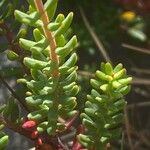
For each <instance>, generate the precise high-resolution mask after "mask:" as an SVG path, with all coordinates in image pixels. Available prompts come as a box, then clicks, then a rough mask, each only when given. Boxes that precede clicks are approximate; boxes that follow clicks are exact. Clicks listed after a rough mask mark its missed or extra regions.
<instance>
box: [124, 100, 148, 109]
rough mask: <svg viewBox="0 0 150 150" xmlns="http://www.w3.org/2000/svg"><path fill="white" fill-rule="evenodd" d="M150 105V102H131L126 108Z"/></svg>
mask: <svg viewBox="0 0 150 150" xmlns="http://www.w3.org/2000/svg"><path fill="white" fill-rule="evenodd" d="M149 106H150V102H140V103H137V104H129V105H127V107H126V109H133V108H136V107H149Z"/></svg>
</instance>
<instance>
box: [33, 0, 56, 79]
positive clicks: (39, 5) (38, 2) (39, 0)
mask: <svg viewBox="0 0 150 150" xmlns="http://www.w3.org/2000/svg"><path fill="white" fill-rule="evenodd" d="M35 4H36V8H37V10H38V12H39V14H40V15H41V20H42V22H43V31H44V34H45V36H46V38H47V40H48V42H49V45H50V59H51V61H52V63H53V64H54V69H53V71H52V76H53V77H55V78H58V77H59V70H58V65H59V60H58V56H57V54H56V52H55V49H56V47H57V45H56V41H55V38H54V36H53V34H52V32H50V31H49V29H48V27H47V26H48V24H49V22H50V21H49V18H48V15H47V12H46V11H45V10H44V5H43V2H42V0H35Z"/></svg>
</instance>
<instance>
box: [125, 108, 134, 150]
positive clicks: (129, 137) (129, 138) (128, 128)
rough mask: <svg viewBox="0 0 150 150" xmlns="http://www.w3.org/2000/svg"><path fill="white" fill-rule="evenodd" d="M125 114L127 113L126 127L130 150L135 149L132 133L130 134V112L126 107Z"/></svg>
mask: <svg viewBox="0 0 150 150" xmlns="http://www.w3.org/2000/svg"><path fill="white" fill-rule="evenodd" d="M124 114H125V115H124V117H125V127H126V131H127V137H128V142H129V147H130V150H134V149H133V144H132V139H131V135H130V125H129V119H128V113H127V110H126V109H124Z"/></svg>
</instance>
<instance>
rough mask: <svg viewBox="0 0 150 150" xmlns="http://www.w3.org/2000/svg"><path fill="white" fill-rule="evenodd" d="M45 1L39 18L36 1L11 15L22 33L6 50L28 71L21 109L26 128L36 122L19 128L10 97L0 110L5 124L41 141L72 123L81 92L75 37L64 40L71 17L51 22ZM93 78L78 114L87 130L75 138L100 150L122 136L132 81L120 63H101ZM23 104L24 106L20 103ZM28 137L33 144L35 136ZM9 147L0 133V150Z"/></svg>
mask: <svg viewBox="0 0 150 150" xmlns="http://www.w3.org/2000/svg"><path fill="white" fill-rule="evenodd" d="M8 2H9V1H7V0H3V1H2V2H0V8H1V7H2V6H4V5H5V4H8ZM44 2H45V3H44V5H43V7H44V8H43V9H44V12H43V10H42V13H41V12H40V10H39V8H38V6H37V3H40V1H35V0H28V3H29V10H28V11H27V12H23V11H22V10H15V13H14V14H15V18H16V20H17V21H19V22H21V26H20V25H19V27H20V29H19V31H18V34H17V35H16V37H15V39H14V40H13V41H11V42H12V43H11V44H13V45H12V46H11V47H10V48H8V47H7V49H10V50H9V51H7V57H8V59H9V60H13V61H14V60H17V61H20V62H21V61H23V62H21V63H23V64H24V65H25V67H27V68H28V69H29V72H28V71H27V72H26V75H24V76H23V78H21V79H18V80H17V81H18V83H24V84H25V85H26V87H27V91H26V97H25V104H26V105H25V106H26V107H25V108H27V111H28V114H27V120H28V122H27V124H28V126H30V123H31V122H32V123H33V122H34V123H35V124H34V129H33V130H31V129H30V130H29V131H28V130H27V129H26V128H23V127H22V126H21V125H22V124H23V123H24V122H23V121H22V120H23V119H21V114H20V107H19V106H18V102H16V100H15V99H14V98H10V99H9V100H8V102H7V104H6V105H2V106H1V107H0V113H1V116H2V118H3V119H4V120H5V119H6V120H8V121H10V122H12V123H13V125H18V126H19V129H20V128H22V130H23V132H25V133H26V130H27V132H28V134H29V132H31V133H32V134H33V133H35V132H36V131H37V132H38V136H39V137H40V136H41V135H42V134H44V135H45V133H46V135H47V133H48V134H49V135H51V136H55V135H57V133H59V132H63V131H65V130H66V129H67V123H68V122H67V121H68V120H69V121H70V120H71V119H74V117H75V116H76V114H78V111H77V110H76V105H77V101H76V99H77V97H76V95H77V94H78V92H79V86H78V85H77V83H76V80H77V69H78V66H76V62H77V60H78V57H77V54H76V53H75V52H74V50H75V48H76V47H77V45H78V41H77V37H76V36H72V38H70V40H68V37H67V32H69V29H70V26H71V23H72V20H73V13H72V12H71V13H69V14H68V15H67V16H66V17H65V16H64V15H63V14H58V15H57V16H56V17H55V11H56V8H57V3H58V0H46V1H44ZM9 4H10V5H11V6H12V5H13V7H14V8H15V7H17V4H18V1H17V0H14V1H13V2H12V4H11V3H9ZM14 8H13V9H14ZM41 8H42V7H41ZM10 11H11V7H9V8H8V14H11V13H10ZM8 14H5V13H4V14H2V17H1V18H2V19H3V20H1V21H2V23H3V21H4V19H7V16H8ZM44 15H46V17H47V18H46V19H45V18H44ZM43 18H44V19H43ZM45 20H47V22H48V23H47V22H46V21H45ZM14 22H15V23H16V21H14ZM27 27H30V29H33V38H30V39H25V35H26V33H27ZM16 45H17V48H18V47H19V50H22V49H23V50H24V52H23V54H25V55H23V56H20V54H22V51H19V52H18V51H15V50H13V49H11V48H13V47H14V46H16ZM57 58H58V60H57ZM1 72H2V73H3V74H4V75H6V74H7V73H10V72H9V70H6V71H1ZM11 73H12V72H11ZM19 74H21V73H20V72H19ZM21 75H22V74H21ZM95 76H96V77H95V79H91V82H90V83H91V85H92V88H93V89H92V90H91V94H90V95H88V96H87V101H86V103H85V108H84V112H83V113H82V110H79V111H81V115H80V116H81V120H82V124H83V125H84V127H85V128H86V129H87V130H86V132H85V133H83V134H79V135H78V140H79V141H80V143H81V144H82V146H83V147H86V148H88V149H97V147H98V148H100V149H104V148H105V146H106V143H108V142H110V141H111V140H115V139H117V138H118V137H119V135H120V132H121V124H122V123H123V109H124V107H125V105H126V102H125V100H124V96H125V95H126V94H127V93H128V92H129V90H130V83H131V80H132V78H131V77H127V75H126V70H125V69H124V68H123V66H122V65H121V64H118V65H117V66H116V67H114V68H113V67H112V65H111V64H110V63H106V64H105V63H102V64H101V71H99V70H98V71H96V75H95ZM21 104H24V103H23V102H22V101H21ZM24 118H26V116H25V117H24ZM62 120H63V121H62ZM20 122H21V123H20ZM1 123H2V125H1V126H0V129H1V128H3V127H4V125H3V124H4V122H1ZM69 123H70V122H69ZM31 125H32V124H31ZM32 134H31V139H32V137H33V136H37V135H32ZM41 137H42V136H41ZM36 138H37V137H36ZM42 138H43V137H42ZM40 140H41V139H40ZM37 141H38V140H37ZM7 143H8V136H7V135H5V134H4V133H3V132H1V134H0V149H3V148H4V147H5V146H6V145H7ZM35 143H36V142H35ZM37 143H38V142H37Z"/></svg>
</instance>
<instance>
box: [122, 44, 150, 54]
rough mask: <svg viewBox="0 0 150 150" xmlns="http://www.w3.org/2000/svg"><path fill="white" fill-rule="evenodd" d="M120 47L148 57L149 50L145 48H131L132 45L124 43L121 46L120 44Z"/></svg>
mask: <svg viewBox="0 0 150 150" xmlns="http://www.w3.org/2000/svg"><path fill="white" fill-rule="evenodd" d="M122 47H124V48H128V49H130V50H133V51H136V52H140V53H144V54H148V55H150V50H148V49H145V48H139V47H137V46H133V45H130V44H126V43H123V44H122Z"/></svg>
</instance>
